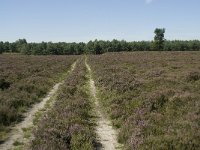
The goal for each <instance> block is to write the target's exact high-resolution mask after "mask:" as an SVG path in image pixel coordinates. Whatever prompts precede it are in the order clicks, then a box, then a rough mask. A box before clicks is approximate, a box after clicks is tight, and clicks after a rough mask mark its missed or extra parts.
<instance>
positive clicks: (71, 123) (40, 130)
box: [31, 59, 96, 150]
mask: <svg viewBox="0 0 200 150" xmlns="http://www.w3.org/2000/svg"><path fill="white" fill-rule="evenodd" d="M87 80H88V79H87V78H86V66H85V64H84V60H83V59H81V60H79V61H78V63H77V65H76V68H75V69H74V71H73V72H72V73H70V74H69V75H68V76H67V78H66V80H65V82H64V84H63V85H62V87H61V88H60V90H59V92H58V95H57V97H56V98H55V103H54V106H53V108H52V109H50V110H49V112H47V115H45V116H44V117H43V118H42V119H41V120H40V121H39V123H38V127H37V128H36V130H35V131H34V140H33V141H32V145H31V148H32V149H33V150H48V149H60V150H62V149H63V150H67V149H71V150H77V149H83V150H90V149H91V150H92V149H94V148H95V143H96V140H95V139H96V134H95V133H94V132H95V128H94V127H95V123H94V121H93V120H94V117H93V116H92V104H91V101H90V97H89V95H88V89H87V86H86V83H87Z"/></svg>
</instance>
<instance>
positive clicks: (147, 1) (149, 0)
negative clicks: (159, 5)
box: [145, 0, 153, 4]
mask: <svg viewBox="0 0 200 150" xmlns="http://www.w3.org/2000/svg"><path fill="white" fill-rule="evenodd" d="M152 2H153V0H145V3H146V4H150V3H152Z"/></svg>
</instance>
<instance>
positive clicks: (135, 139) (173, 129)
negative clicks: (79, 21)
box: [88, 52, 200, 150]
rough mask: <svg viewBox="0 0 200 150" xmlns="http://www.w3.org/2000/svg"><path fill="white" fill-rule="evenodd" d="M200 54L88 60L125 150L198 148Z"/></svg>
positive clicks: (114, 55) (132, 55)
mask: <svg viewBox="0 0 200 150" xmlns="http://www.w3.org/2000/svg"><path fill="white" fill-rule="evenodd" d="M199 56H200V55H199V53H198V52H137V53H107V54H104V55H101V56H90V57H89V59H88V60H89V61H88V62H89V64H90V65H91V68H92V70H93V73H94V78H95V80H96V86H97V87H98V89H99V97H101V105H102V108H104V109H105V111H106V112H107V113H108V114H109V116H110V118H111V120H112V122H113V125H114V126H115V127H116V128H119V130H120V133H119V137H118V139H119V141H120V142H121V143H124V145H125V148H126V149H130V150H132V149H193V150H194V149H196V150H197V149H199V148H200V142H199V139H200V131H199V128H200V109H199V108H200V92H199V89H200V72H199V71H200V63H199V62H200V57H199Z"/></svg>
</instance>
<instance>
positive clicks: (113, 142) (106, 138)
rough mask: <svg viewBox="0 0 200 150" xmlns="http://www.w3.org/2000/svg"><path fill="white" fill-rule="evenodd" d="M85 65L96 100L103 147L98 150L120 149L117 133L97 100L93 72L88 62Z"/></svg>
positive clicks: (98, 126) (92, 93)
mask: <svg viewBox="0 0 200 150" xmlns="http://www.w3.org/2000/svg"><path fill="white" fill-rule="evenodd" d="M85 65H86V67H87V70H88V72H89V86H90V87H89V88H90V94H91V96H92V98H93V100H94V103H95V108H94V111H95V113H96V116H97V127H96V133H97V135H98V137H99V139H98V140H99V142H100V144H101V146H98V147H97V150H101V149H105V150H117V149H120V147H121V145H120V144H119V143H118V142H117V131H116V130H114V129H113V127H112V123H111V121H110V120H109V119H108V118H107V117H106V116H105V115H104V113H103V110H102V108H101V106H100V104H99V99H98V98H97V91H96V87H95V83H94V80H93V78H92V71H91V68H90V66H89V65H88V63H87V61H85Z"/></svg>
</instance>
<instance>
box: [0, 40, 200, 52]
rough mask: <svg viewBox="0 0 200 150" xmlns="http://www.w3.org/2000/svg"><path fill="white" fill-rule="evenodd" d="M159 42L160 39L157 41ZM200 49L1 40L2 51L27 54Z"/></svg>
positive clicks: (196, 45) (178, 44) (195, 45)
mask: <svg viewBox="0 0 200 150" xmlns="http://www.w3.org/2000/svg"><path fill="white" fill-rule="evenodd" d="M157 42H159V41H157ZM156 50H157V51H160V50H162V51H200V41H199V40H193V41H178V40H177V41H165V42H164V43H162V44H161V45H159V44H155V42H153V41H152V42H151V41H140V42H126V41H124V40H122V41H118V40H112V41H102V40H95V41H89V42H88V43H65V42H60V43H52V42H42V43H27V41H26V40H25V39H20V40H17V41H16V42H13V43H9V42H0V53H3V52H11V53H22V54H27V55H79V54H83V53H90V54H102V53H105V52H120V51H156Z"/></svg>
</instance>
